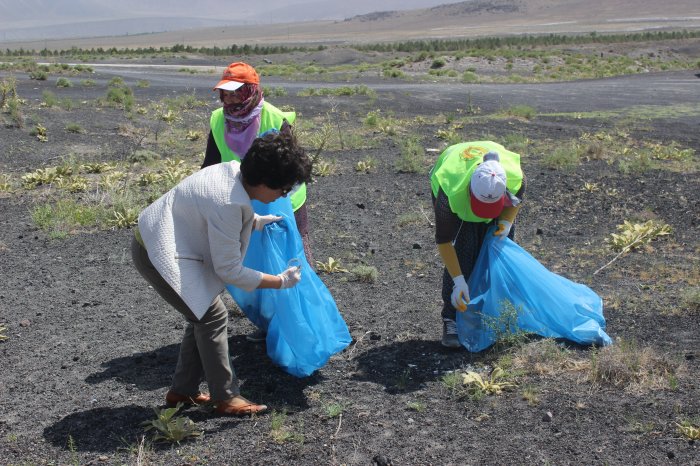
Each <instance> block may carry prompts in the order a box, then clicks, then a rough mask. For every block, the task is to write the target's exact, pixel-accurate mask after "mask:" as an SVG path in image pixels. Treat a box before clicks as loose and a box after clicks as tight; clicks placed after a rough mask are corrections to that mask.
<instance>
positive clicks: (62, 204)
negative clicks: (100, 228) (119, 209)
mask: <svg viewBox="0 0 700 466" xmlns="http://www.w3.org/2000/svg"><path fill="white" fill-rule="evenodd" d="M31 216H32V221H33V222H34V223H35V224H36V225H37V226H38V227H39V228H40V229H42V230H43V231H45V232H46V233H48V235H49V236H50V237H52V238H65V237H66V236H68V234H70V233H71V232H74V231H76V230H79V229H82V228H92V227H94V226H95V225H96V224H98V223H100V221H101V220H104V218H105V214H104V209H103V208H101V207H99V206H89V205H83V204H79V203H78V202H77V201H75V200H73V199H59V200H58V201H56V202H55V203H44V204H39V205H37V206H36V207H34V208H33V209H32V212H31Z"/></svg>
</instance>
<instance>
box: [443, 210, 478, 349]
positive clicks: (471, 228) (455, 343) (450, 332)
mask: <svg viewBox="0 0 700 466" xmlns="http://www.w3.org/2000/svg"><path fill="white" fill-rule="evenodd" d="M488 226H489V224H488V223H473V222H462V225H461V227H460V229H459V232H458V233H457V237H456V238H455V241H454V247H455V251H456V252H457V259H458V260H459V267H460V269H461V271H462V275H464V279H465V280H467V281H469V276H470V275H471V273H472V269H473V268H474V264H475V263H476V259H477V257H479V251H480V250H481V245H482V243H483V242H484V236H485V234H486V230H487V229H488ZM453 287H454V282H453V281H452V277H451V276H450V274H449V273H448V272H447V269H444V270H443V273H442V303H443V304H442V312H441V316H442V320H443V328H442V345H443V346H446V347H448V348H459V347H460V346H461V344H460V343H459V339H458V338H457V325H456V323H455V322H456V320H457V310H456V309H455V307H454V306H453V305H452V288H453Z"/></svg>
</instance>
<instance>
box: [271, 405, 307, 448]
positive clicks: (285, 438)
mask: <svg viewBox="0 0 700 466" xmlns="http://www.w3.org/2000/svg"><path fill="white" fill-rule="evenodd" d="M286 420H287V413H286V412H284V411H282V412H279V411H272V413H271V414H270V436H271V437H272V440H274V441H275V443H279V444H283V443H287V442H295V443H304V436H303V435H301V434H299V433H297V432H293V431H291V430H290V429H289V428H288V427H287V426H285V423H286Z"/></svg>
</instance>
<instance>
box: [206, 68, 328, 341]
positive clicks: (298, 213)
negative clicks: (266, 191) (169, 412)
mask: <svg viewBox="0 0 700 466" xmlns="http://www.w3.org/2000/svg"><path fill="white" fill-rule="evenodd" d="M214 90H215V91H218V92H219V99H220V100H221V103H222V104H223V105H222V107H221V108H218V109H216V110H214V111H213V112H212V114H211V118H210V120H209V125H210V128H211V131H210V132H209V138H208V140H207V149H206V153H205V155H204V162H203V163H202V168H204V167H207V166H209V165H214V164H217V163H221V162H229V161H231V160H237V161H241V160H243V159H244V158H245V155H246V153H247V152H248V149H249V148H250V146H251V144H252V143H253V141H254V140H255V138H257V137H259V136H261V135H263V134H265V133H267V132H270V131H282V132H291V130H292V128H291V125H292V124H294V120H295V119H296V113H295V112H285V111H282V110H280V109H278V108H277V107H275V106H274V105H272V104H271V103H269V102H267V101H266V100H265V98H264V96H263V90H262V87H261V86H260V76H259V75H258V73H257V71H255V68H253V67H252V66H250V65H249V64H247V63H243V62H234V63H231V64H230V65H228V66H227V67H226V69H225V70H224V72H223V74H222V76H221V80H219V82H218V83H217V84H216V86H214ZM286 197H287V198H288V199H289V200H290V201H291V204H292V210H293V211H294V220H295V222H296V225H297V229H298V230H299V234H300V236H301V240H302V243H303V245H304V255H305V256H306V260H307V261H308V262H309V264H310V265H311V266H312V267H313V264H315V261H314V260H313V255H312V253H311V245H310V240H309V226H308V225H309V222H308V212H307V208H306V183H300V184H298V185H296V186H294V188H293V189H292V191H291V192H290V193H289V194H288V195H287V196H286ZM248 340H249V341H253V342H261V341H264V340H265V331H263V330H259V331H257V332H254V333H252V334H251V335H248Z"/></svg>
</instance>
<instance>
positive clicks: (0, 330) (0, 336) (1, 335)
mask: <svg viewBox="0 0 700 466" xmlns="http://www.w3.org/2000/svg"><path fill="white" fill-rule="evenodd" d="M6 331H7V327H5V324H0V341H5V340H7V339H8V338H9V337H8V336H7V335H5V332H6Z"/></svg>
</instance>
